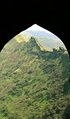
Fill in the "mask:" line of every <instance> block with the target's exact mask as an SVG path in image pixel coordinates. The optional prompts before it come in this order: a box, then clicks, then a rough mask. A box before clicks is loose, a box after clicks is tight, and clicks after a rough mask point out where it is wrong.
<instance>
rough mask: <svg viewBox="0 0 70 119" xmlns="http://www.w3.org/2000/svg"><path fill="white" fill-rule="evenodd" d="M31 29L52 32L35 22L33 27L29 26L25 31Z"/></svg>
mask: <svg viewBox="0 0 70 119" xmlns="http://www.w3.org/2000/svg"><path fill="white" fill-rule="evenodd" d="M29 30H32V31H45V32H47V33H49V34H52V33H51V32H50V31H48V30H46V29H44V28H42V27H41V26H39V25H37V24H34V25H32V26H31V27H29V28H28V29H26V30H25V31H29Z"/></svg>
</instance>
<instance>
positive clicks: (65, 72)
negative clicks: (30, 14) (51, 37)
mask: <svg viewBox="0 0 70 119" xmlns="http://www.w3.org/2000/svg"><path fill="white" fill-rule="evenodd" d="M17 37H18V38H17ZM17 37H14V38H13V39H12V40H10V41H9V42H8V43H7V44H6V45H5V47H4V48H3V50H2V51H1V53H0V119H67V116H68V114H69V112H68V111H67V109H66V108H67V107H68V106H69V105H70V81H69V55H68V53H67V51H66V50H64V48H61V47H60V48H59V50H56V49H53V51H52V52H51V51H47V50H45V49H44V48H43V47H42V46H41V45H40V43H39V42H38V40H37V39H35V38H34V37H31V38H30V40H27V39H25V37H22V36H20V35H18V36H17ZM20 39H21V40H20ZM65 111H66V113H65Z"/></svg>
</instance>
